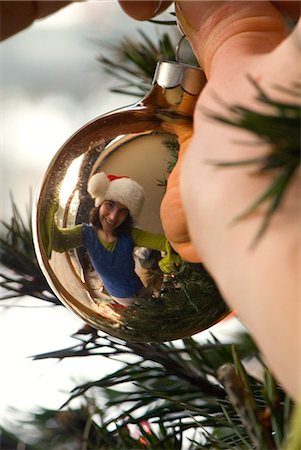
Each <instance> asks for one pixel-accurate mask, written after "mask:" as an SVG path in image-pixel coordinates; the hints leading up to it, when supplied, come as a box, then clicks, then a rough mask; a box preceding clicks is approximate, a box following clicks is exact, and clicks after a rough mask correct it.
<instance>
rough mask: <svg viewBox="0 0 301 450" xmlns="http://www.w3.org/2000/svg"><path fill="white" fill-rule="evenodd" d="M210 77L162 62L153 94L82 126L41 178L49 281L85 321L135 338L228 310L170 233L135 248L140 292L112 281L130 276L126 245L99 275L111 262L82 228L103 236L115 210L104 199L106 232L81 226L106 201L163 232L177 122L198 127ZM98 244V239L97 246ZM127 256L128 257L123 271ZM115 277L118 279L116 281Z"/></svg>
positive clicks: (165, 335) (42, 253)
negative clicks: (198, 106)
mask: <svg viewBox="0 0 301 450" xmlns="http://www.w3.org/2000/svg"><path fill="white" fill-rule="evenodd" d="M204 84H205V77H204V75H203V72H202V71H201V70H200V69H198V68H196V67H192V66H188V65H184V64H180V63H174V62H166V61H163V62H160V63H158V65H157V68H156V72H155V75H154V80H153V85H152V88H151V90H150V92H149V93H148V94H147V95H146V96H145V97H144V98H143V99H142V100H140V101H139V102H138V103H136V104H134V105H131V106H128V107H126V108H121V109H119V110H116V111H113V112H111V113H109V114H106V115H103V116H100V117H98V118H96V119H95V120H93V121H92V122H90V123H88V124H87V125H85V126H84V127H83V128H81V129H80V130H79V131H78V132H76V133H75V134H74V135H73V136H72V137H71V138H70V139H69V140H68V141H67V142H66V143H65V144H64V145H63V146H62V148H61V149H60V150H59V151H58V153H57V155H56V156H55V157H54V159H53V161H52V162H51V164H50V166H49V168H48V170H47V173H46V175H45V177H44V180H43V182H42V186H41V189H40V193H39V196H38V199H37V203H36V210H35V213H34V226H33V229H34V241H35V249H36V253H37V256H38V260H39V263H40V266H41V268H42V270H43V273H44V275H45V277H46V279H47V280H48V282H49V284H50V286H51V287H52V289H53V291H54V292H55V294H56V295H57V296H58V298H59V299H60V300H61V301H62V303H63V304H64V305H66V306H67V307H69V308H70V309H71V310H72V311H73V312H75V313H76V314H77V315H78V316H80V317H81V318H82V319H83V320H84V321H86V322H87V323H89V324H90V325H92V326H93V327H95V328H97V329H100V330H103V331H105V332H107V333H108V334H111V335H113V336H116V337H120V338H122V339H125V340H128V341H140V342H143V341H144V342H156V341H157V342H160V341H166V340H173V339H178V338H182V337H185V336H191V335H192V334H194V333H197V332H199V331H201V330H204V329H206V328H208V327H210V326H211V325H213V324H214V323H216V322H217V321H219V320H220V319H221V318H223V317H224V316H225V315H226V314H227V313H228V309H227V307H226V305H225V304H224V302H223V300H222V298H221V296H220V294H219V292H218V289H217V288H216V286H215V284H214V282H213V281H212V279H211V277H210V276H209V274H208V273H207V271H206V270H205V269H204V267H203V266H202V264H191V263H187V262H185V261H183V260H182V259H180V258H179V257H178V256H177V254H175V253H174V251H173V249H172V248H171V246H170V245H169V243H168V242H166V239H165V238H164V236H161V237H162V239H161V240H160V242H161V244H162V242H165V244H164V248H162V245H161V244H160V245H161V247H160V251H159V250H155V251H154V250H150V249H149V248H147V247H144V246H143V247H135V249H134V252H133V259H134V263H135V273H136V274H137V278H138V283H141V286H143V288H142V289H141V290H140V291H139V293H137V294H135V295H133V296H127V297H125V296H124V295H121V296H118V295H116V294H115V291H114V289H115V288H116V289H117V288H118V286H119V284H121V282H122V280H123V275H124V274H123V270H121V269H120V267H121V268H122V264H123V262H121V259H120V258H123V253H121V254H119V257H118V258H117V259H118V261H117V263H118V264H119V266H118V267H119V269H118V270H119V272H118V273H117V272H116V273H115V271H114V269H112V270H110V269H109V270H107V271H106V274H105V275H100V274H99V273H100V272H101V269H107V267H104V266H103V267H100V271H96V270H95V267H96V264H95V262H94V261H93V254H92V253H93V251H94V253H95V252H96V250H95V249H94V250H93V251H92V250H91V249H88V247H87V245H86V244H85V242H86V241H85V239H84V237H83V236H84V235H85V231H83V230H88V231H87V233H90V232H91V233H92V234H91V236H92V235H93V236H94V237H95V236H98V238H99V237H101V235H102V236H103V234H104V233H106V229H108V230H111V229H112V227H113V228H114V227H115V225H116V224H115V222H114V221H115V219H111V218H108V219H104V217H109V216H108V215H107V216H105V214H104V213H100V212H101V211H102V210H103V206H101V207H100V210H99V211H98V210H96V211H97V213H96V219H97V220H100V221H101V222H102V228H101V231H99V230H100V229H99V228H94V226H93V225H81V224H89V223H90V222H91V211H92V210H93V211H94V212H95V208H94V207H95V206H98V205H104V204H106V206H107V207H110V208H111V209H112V208H117V209H118V208H119V209H118V214H119V213H120V211H121V210H122V211H123V213H124V211H125V210H126V211H128V213H127V212H126V214H129V215H131V217H132V219H134V221H135V222H134V225H133V226H134V227H135V230H136V231H135V236H136V235H140V234H142V235H143V233H144V231H142V232H141V233H140V231H139V230H145V231H147V232H151V233H156V234H161V235H162V234H163V230H162V225H161V222H160V205H161V202H162V199H163V197H164V193H165V186H166V179H167V178H168V176H169V173H170V172H171V171H172V168H173V167H174V165H175V164H176V161H177V155H178V149H179V140H178V136H177V135H176V134H175V133H174V132H173V129H181V128H183V129H186V130H187V129H191V127H192V113H193V110H194V107H195V103H196V100H197V97H198V95H199V93H200V91H201V89H202V88H203V86H204ZM109 174H114V177H110V176H108V175H109ZM124 176H126V177H127V178H124ZM137 186H138V187H137ZM140 188H141V189H140ZM140 191H141V192H142V194H141V192H140ZM140 194H141V195H142V196H141V198H140V197H139V195H140ZM136 195H138V197H136ZM142 197H144V198H145V201H144V204H143V198H142ZM104 201H105V203H102V202H104ZM142 205H143V207H142ZM141 207H142V211H141V213H140V209H141ZM120 208H121V209H120ZM122 208H123V209H122ZM130 213H132V214H130ZM139 213H140V214H139ZM106 214H107V213H106ZM116 214H117V213H116ZM136 216H137V217H136ZM110 217H112V216H110ZM114 217H115V216H114ZM118 217H119V216H118ZM99 218H100V219H99ZM93 220H94V219H93ZM103 220H106V222H103ZM93 223H94V222H93ZM110 227H111V228H110ZM97 230H98V231H97ZM114 230H115V228H114ZM131 230H132V228H131ZM137 230H138V231H137ZM114 233H115V231H114ZM131 233H132V231H131ZM131 236H132V234H131ZM135 236H134V239H136V238H135ZM81 239H82V240H83V242H82V245H80V246H79V245H78V243H79V242H80V241H81ZM113 241H115V239H114V240H113ZM116 242H117V244H116ZM116 242H115V243H114V242H110V243H109V244H107V243H106V244H105V246H107V245H108V246H110V245H111V246H113V247H112V248H114V249H113V250H112V249H106V250H105V252H108V253H106V255H109V257H110V258H111V255H112V254H113V253H114V252H115V251H116V252H117V250H116V249H117V247H118V245H119V244H118V242H121V238H120V237H119V236H118V237H117V239H116ZM99 245H100V246H102V244H100V243H99V242H98V239H96V243H95V246H97V248H99V247H98V246H99ZM115 245H116V247H114V246H115ZM95 248H96V247H95ZM118 248H119V247H118ZM150 248H152V246H151V245H150ZM102 251H104V250H103V249H102ZM110 251H111V253H109V252H110ZM119 251H120V249H119ZM97 252H98V250H97ZM97 252H96V253H97ZM91 255H92V256H91ZM120 255H121V256H120ZM94 256H95V255H94ZM98 256H99V255H97V257H98ZM98 259H99V258H98ZM101 261H102V260H101ZM122 261H123V260H122ZM124 261H125V260H124ZM101 264H102V262H100V266H101ZM103 264H106V263H103ZM118 264H117V265H118ZM127 264H128V262H124V272H126V271H127V269H128V267H127ZM113 267H115V266H113ZM116 267H117V266H116ZM116 270H117V269H116ZM101 273H102V272H101ZM114 277H115V281H114ZM107 278H110V280H111V279H113V282H112V283H111V284H112V286H111V287H109V284H108V282H107ZM126 288H127V286H125V287H124V289H125V291H126ZM112 292H113V293H114V295H112ZM116 292H117V291H116ZM118 292H119V291H118Z"/></svg>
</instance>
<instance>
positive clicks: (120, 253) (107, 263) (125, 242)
mask: <svg viewBox="0 0 301 450" xmlns="http://www.w3.org/2000/svg"><path fill="white" fill-rule="evenodd" d="M82 240H83V245H84V246H85V248H86V250H87V252H88V255H89V256H90V259H91V262H92V265H93V267H94V269H95V270H96V272H98V274H99V275H100V277H101V279H102V281H103V283H104V285H105V288H106V290H107V292H108V293H109V294H110V295H112V296H113V297H120V298H127V297H132V296H134V295H136V294H137V293H138V292H139V291H140V290H141V288H142V287H143V284H142V282H141V280H140V278H139V277H138V275H137V274H136V272H135V261H134V258H133V249H134V246H135V244H134V241H133V238H132V236H131V234H123V235H121V236H119V237H118V238H117V241H116V247H115V249H114V250H113V251H109V250H107V249H106V248H105V247H104V246H103V245H102V244H101V242H100V241H99V239H98V236H97V232H96V229H95V228H94V227H92V226H91V225H87V224H83V227H82Z"/></svg>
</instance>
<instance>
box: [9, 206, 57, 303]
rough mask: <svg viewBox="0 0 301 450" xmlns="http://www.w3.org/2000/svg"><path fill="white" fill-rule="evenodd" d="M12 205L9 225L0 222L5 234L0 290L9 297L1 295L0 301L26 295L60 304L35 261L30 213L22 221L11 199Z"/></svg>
mask: <svg viewBox="0 0 301 450" xmlns="http://www.w3.org/2000/svg"><path fill="white" fill-rule="evenodd" d="M11 203H12V211H13V215H12V218H11V221H10V222H5V221H2V222H1V224H2V226H3V229H4V231H3V235H2V236H0V262H1V267H3V268H4V270H3V269H2V270H3V271H1V272H0V287H1V288H3V292H4V290H5V291H8V292H9V294H8V295H4V293H3V295H1V297H0V300H1V299H2V300H6V299H9V298H16V297H23V296H25V295H29V296H32V297H35V298H39V299H42V300H45V301H48V302H51V303H54V304H56V305H60V304H61V302H60V301H59V300H58V299H57V297H56V296H55V295H54V294H53V292H52V291H51V289H50V287H49V285H48V283H47V282H46V280H45V278H44V275H43V274H42V271H41V270H40V267H39V265H38V262H37V259H36V255H35V252H34V248H33V241H32V230H31V221H30V213H29V212H28V213H27V218H26V221H24V220H23V219H22V217H21V215H20V212H19V211H18V208H17V206H16V204H15V203H14V200H13V198H12V199H11ZM30 205H31V201H30ZM30 209H31V206H30ZM11 273H12V275H10V274H11Z"/></svg>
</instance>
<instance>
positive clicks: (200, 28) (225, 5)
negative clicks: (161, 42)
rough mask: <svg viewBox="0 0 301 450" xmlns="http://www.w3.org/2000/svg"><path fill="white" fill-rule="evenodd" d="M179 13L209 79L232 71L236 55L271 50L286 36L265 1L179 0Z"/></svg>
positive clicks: (276, 14) (280, 21)
mask: <svg viewBox="0 0 301 450" xmlns="http://www.w3.org/2000/svg"><path fill="white" fill-rule="evenodd" d="M176 13H177V17H178V20H179V24H180V27H181V28H182V30H183V32H184V33H185V35H186V36H187V37H188V38H189V40H190V42H191V44H192V47H193V49H194V52H195V54H196V56H197V58H198V61H199V63H200V65H201V66H202V68H203V69H204V70H205V73H206V76H207V78H209V77H211V76H213V75H214V74H216V73H220V71H221V70H222V71H223V72H224V73H226V72H229V71H231V69H232V68H233V61H236V60H237V58H239V59H240V61H239V62H240V63H241V61H242V58H243V57H244V56H247V57H248V59H249V57H250V55H258V54H262V53H266V52H269V51H271V50H272V49H273V48H275V47H276V46H277V45H278V44H279V42H281V41H282V40H283V39H284V37H285V36H286V35H287V28H286V23H285V21H284V20H283V18H282V16H281V14H280V13H279V12H278V10H277V9H276V8H275V7H274V6H273V5H272V4H271V3H270V2H266V1H206V2H205V1H204V2H203V1H178V2H176Z"/></svg>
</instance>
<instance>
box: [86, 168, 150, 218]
mask: <svg viewBox="0 0 301 450" xmlns="http://www.w3.org/2000/svg"><path fill="white" fill-rule="evenodd" d="M87 190H88V192H89V194H90V195H91V197H92V198H94V199H95V206H99V205H101V204H102V202H103V201H104V200H112V201H113V202H114V201H115V202H119V203H122V204H123V205H125V206H126V207H127V208H128V210H129V212H130V215H131V217H132V218H133V219H135V218H136V217H138V216H139V214H140V212H141V210H142V207H143V203H144V190H143V188H142V186H140V184H138V183H137V182H136V181H134V180H132V179H131V178H129V177H125V176H122V177H119V176H116V175H106V174H105V173H104V172H99V173H96V174H94V175H92V177H91V178H90V180H89V181H88V189H87Z"/></svg>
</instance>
